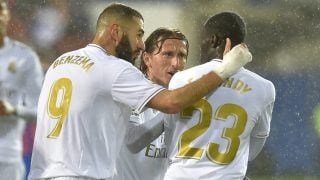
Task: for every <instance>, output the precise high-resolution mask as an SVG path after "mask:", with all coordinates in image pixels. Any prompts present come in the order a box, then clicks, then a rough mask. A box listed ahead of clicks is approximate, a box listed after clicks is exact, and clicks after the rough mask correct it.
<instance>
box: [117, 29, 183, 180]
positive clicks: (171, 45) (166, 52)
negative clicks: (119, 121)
mask: <svg viewBox="0 0 320 180" xmlns="http://www.w3.org/2000/svg"><path fill="white" fill-rule="evenodd" d="M188 48H189V43H188V40H187V38H186V37H185V35H184V34H183V33H182V32H180V31H179V30H177V29H171V28H158V29H156V30H155V31H153V32H152V33H151V34H150V36H149V37H148V38H147V39H146V41H145V50H144V51H143V53H142V56H141V67H140V70H141V71H142V72H143V73H144V74H145V76H146V77H147V78H148V79H149V80H150V81H151V82H153V83H156V84H159V85H161V86H163V87H166V88H167V87H168V85H169V81H170V79H171V78H172V76H173V75H174V74H175V73H176V72H178V71H181V70H183V68H184V66H185V63H186V60H187V56H188ZM162 117H163V116H162V115H161V114H160V112H159V111H157V110H155V109H151V108H148V109H146V110H145V111H144V112H143V113H141V114H133V115H131V117H130V121H129V127H128V131H127V134H126V139H125V140H126V141H125V143H126V144H127V145H129V148H128V147H127V146H123V147H122V148H121V151H120V156H119V158H118V161H117V172H118V173H117V174H118V175H117V176H116V178H114V179H119V180H122V179H131V180H149V179H153V180H162V179H163V176H164V172H165V170H166V165H167V148H166V145H165V143H164V133H163V131H164V129H163V118H162ZM141 138H144V140H143V139H141ZM155 138H156V139H155ZM146 140H148V141H152V142H151V143H150V144H148V145H147V147H145V145H144V144H142V141H146ZM135 143H138V145H137V144H135ZM141 147H145V148H144V149H143V150H141ZM137 152H138V153H137ZM134 153H136V154H134Z"/></svg>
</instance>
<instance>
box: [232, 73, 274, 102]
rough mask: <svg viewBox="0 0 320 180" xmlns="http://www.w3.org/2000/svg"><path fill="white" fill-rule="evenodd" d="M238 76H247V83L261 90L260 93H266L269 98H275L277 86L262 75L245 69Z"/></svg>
mask: <svg viewBox="0 0 320 180" xmlns="http://www.w3.org/2000/svg"><path fill="white" fill-rule="evenodd" d="M237 75H239V76H245V78H246V79H247V81H248V82H249V83H251V84H254V86H255V87H256V88H259V91H260V92H264V94H265V95H266V96H267V97H270V98H272V99H274V98H275V86H274V84H273V82H272V81H270V80H268V79H266V78H265V77H262V76H261V75H259V74H257V73H255V72H253V71H250V70H248V69H245V68H243V69H242V70H241V71H240V72H239V73H238V74H237Z"/></svg>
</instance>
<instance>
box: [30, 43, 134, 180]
mask: <svg viewBox="0 0 320 180" xmlns="http://www.w3.org/2000/svg"><path fill="white" fill-rule="evenodd" d="M129 66H131V64H129V63H128V62H125V61H122V60H119V59H117V58H115V57H113V56H107V55H106V54H104V52H103V51H102V50H101V49H100V50H99V49H98V48H97V47H91V46H87V47H86V48H83V49H80V50H77V51H73V52H70V53H66V54H64V55H62V56H60V57H59V58H58V59H57V60H56V61H55V62H54V63H53V64H52V65H51V66H50V68H49V69H48V71H47V74H46V77H45V81H44V84H43V89H42V91H41V94H40V98H39V105H38V115H37V116H38V117H37V119H38V123H37V129H36V137H35V145H34V151H38V152H36V153H33V157H32V167H31V169H32V171H31V174H30V177H29V178H30V179H33V178H39V177H41V178H47V177H52V176H55V177H57V176H87V177H97V178H103V177H106V176H111V175H112V173H113V169H114V167H109V166H110V164H114V163H112V162H113V161H114V158H113V157H114V156H116V153H117V152H115V151H118V150H119V149H120V147H118V146H119V143H118V142H116V139H119V141H121V139H123V138H122V137H123V136H124V133H125V130H126V125H125V123H126V121H125V120H124V119H129V115H130V112H131V109H130V107H129V106H123V105H121V103H120V102H119V101H121V100H119V99H118V100H117V101H114V99H113V98H114V97H113V96H112V93H116V92H113V91H112V85H113V82H114V81H115V79H116V77H117V76H118V74H119V73H122V72H123V71H124V70H125V69H126V68H127V67H129ZM119 129H123V131H119ZM120 144H121V142H120ZM92 147H99V148H92ZM114 147H115V148H114ZM39 151H40V152H39ZM106 162H108V163H106ZM106 164H108V165H107V166H106ZM99 172H103V174H101V173H99Z"/></svg>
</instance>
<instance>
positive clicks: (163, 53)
mask: <svg viewBox="0 0 320 180" xmlns="http://www.w3.org/2000/svg"><path fill="white" fill-rule="evenodd" d="M162 55H163V56H165V57H172V56H173V53H172V52H162Z"/></svg>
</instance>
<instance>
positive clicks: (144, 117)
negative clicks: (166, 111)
mask: <svg viewBox="0 0 320 180" xmlns="http://www.w3.org/2000/svg"><path fill="white" fill-rule="evenodd" d="M158 113H160V112H159V111H157V110H154V109H151V108H149V109H147V110H146V111H144V112H143V113H141V114H133V115H131V117H130V123H133V124H142V123H144V122H146V121H149V120H152V118H153V117H155V116H156V115H157V114H158ZM166 165H167V147H166V145H165V143H164V133H162V134H161V135H160V136H159V137H158V138H157V139H155V140H154V141H153V142H152V143H150V144H149V145H148V146H147V147H146V148H144V149H142V150H141V151H140V152H139V153H137V154H133V153H132V152H130V151H129V150H128V148H127V147H126V146H125V145H124V146H123V147H122V148H121V151H120V156H119V158H118V161H117V171H118V173H117V176H116V178H115V179H117V180H123V179H131V180H150V179H152V180H162V179H163V176H164V172H165V170H166Z"/></svg>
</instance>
